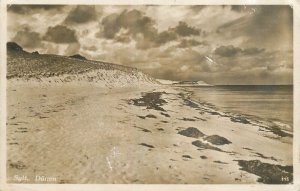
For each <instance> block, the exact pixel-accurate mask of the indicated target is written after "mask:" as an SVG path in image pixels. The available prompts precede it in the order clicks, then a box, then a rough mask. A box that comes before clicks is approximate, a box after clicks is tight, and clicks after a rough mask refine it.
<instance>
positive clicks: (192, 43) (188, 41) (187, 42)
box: [178, 39, 204, 48]
mask: <svg viewBox="0 0 300 191" xmlns="http://www.w3.org/2000/svg"><path fill="white" fill-rule="evenodd" d="M201 44H204V43H203V42H199V41H197V40H194V39H183V40H182V41H181V42H180V44H179V45H178V47H179V48H187V47H192V46H198V45H201Z"/></svg>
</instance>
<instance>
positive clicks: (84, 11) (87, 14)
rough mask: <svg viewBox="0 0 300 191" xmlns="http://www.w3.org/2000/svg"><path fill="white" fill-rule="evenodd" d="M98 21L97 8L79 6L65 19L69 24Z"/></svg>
mask: <svg viewBox="0 0 300 191" xmlns="http://www.w3.org/2000/svg"><path fill="white" fill-rule="evenodd" d="M96 19H97V12H96V8H95V6H89V5H78V6H77V7H76V8H74V9H73V10H71V11H70V13H69V14H68V16H67V17H66V19H65V23H67V24H83V23H88V22H90V21H95V20H96Z"/></svg>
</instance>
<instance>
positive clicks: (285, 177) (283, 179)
mask: <svg viewBox="0 0 300 191" xmlns="http://www.w3.org/2000/svg"><path fill="white" fill-rule="evenodd" d="M281 181H282V182H288V181H290V179H289V177H287V176H283V177H281Z"/></svg>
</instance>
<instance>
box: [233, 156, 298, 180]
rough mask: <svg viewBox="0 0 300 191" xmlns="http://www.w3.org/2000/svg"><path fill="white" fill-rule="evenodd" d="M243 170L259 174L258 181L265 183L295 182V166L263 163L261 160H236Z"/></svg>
mask: <svg viewBox="0 0 300 191" xmlns="http://www.w3.org/2000/svg"><path fill="white" fill-rule="evenodd" d="M236 161H238V164H239V165H240V166H241V167H242V168H241V170H243V171H246V172H249V173H251V174H255V175H257V176H259V177H260V178H258V180H257V181H258V182H262V183H265V184H288V183H292V182H293V167H292V166H281V165H274V164H269V163H262V162H261V161H259V160H251V161H245V160H236Z"/></svg>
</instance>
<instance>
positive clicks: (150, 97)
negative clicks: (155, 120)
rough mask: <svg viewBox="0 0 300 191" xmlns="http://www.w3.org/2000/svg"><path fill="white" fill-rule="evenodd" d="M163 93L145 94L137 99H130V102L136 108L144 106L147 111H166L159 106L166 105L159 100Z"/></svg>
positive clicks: (162, 100)
mask: <svg viewBox="0 0 300 191" xmlns="http://www.w3.org/2000/svg"><path fill="white" fill-rule="evenodd" d="M163 93H164V92H151V93H146V94H145V95H143V96H142V97H141V98H139V99H131V100H130V101H131V102H133V105H136V106H145V107H146V108H147V109H154V110H158V111H166V110H165V109H163V108H162V107H161V106H163V105H164V104H166V103H167V101H166V100H164V99H161V95H162V94H163Z"/></svg>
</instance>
